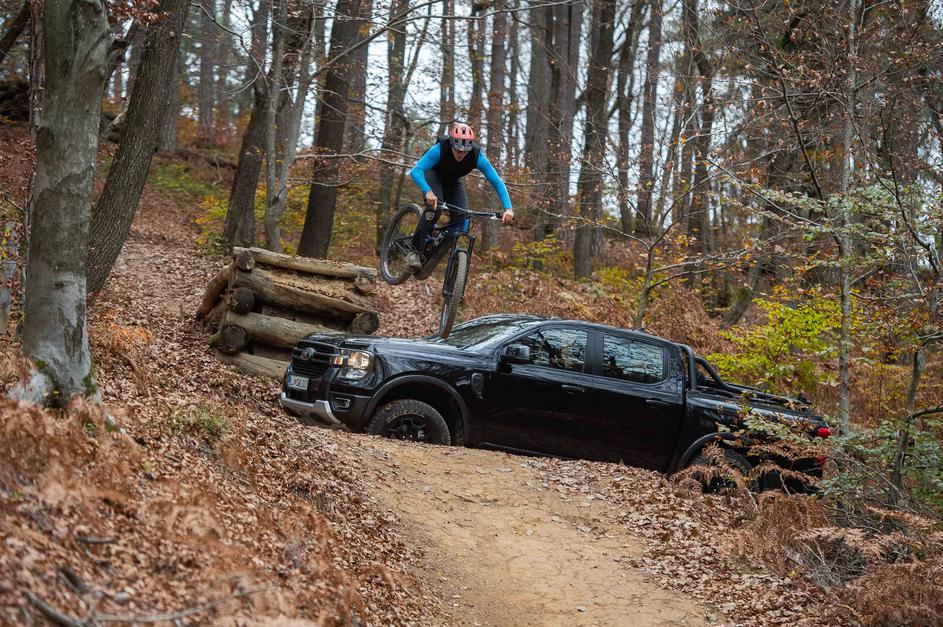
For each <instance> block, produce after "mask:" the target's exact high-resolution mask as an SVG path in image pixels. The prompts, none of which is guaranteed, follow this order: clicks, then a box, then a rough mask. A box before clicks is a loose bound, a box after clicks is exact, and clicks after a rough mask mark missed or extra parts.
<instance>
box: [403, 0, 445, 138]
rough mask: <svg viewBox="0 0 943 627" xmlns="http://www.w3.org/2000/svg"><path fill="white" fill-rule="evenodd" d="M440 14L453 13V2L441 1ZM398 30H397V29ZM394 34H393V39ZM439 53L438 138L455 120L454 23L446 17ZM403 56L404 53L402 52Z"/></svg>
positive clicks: (443, 21) (440, 33) (442, 27)
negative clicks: (440, 66)
mask: <svg viewBox="0 0 943 627" xmlns="http://www.w3.org/2000/svg"><path fill="white" fill-rule="evenodd" d="M442 13H443V15H445V16H449V15H452V14H453V13H455V0H442ZM397 30H399V29H397ZM395 36H396V34H395V33H394V37H395ZM439 41H440V44H439V46H440V51H441V53H442V78H441V80H440V82H439V130H438V136H439V137H441V136H443V135H445V132H446V131H447V130H448V128H449V124H451V123H452V122H453V121H454V120H455V21H454V20H451V19H449V18H447V17H445V18H443V19H442V25H441V28H440V29H439ZM404 56H405V52H404Z"/></svg>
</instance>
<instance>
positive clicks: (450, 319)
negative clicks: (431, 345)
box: [439, 250, 468, 339]
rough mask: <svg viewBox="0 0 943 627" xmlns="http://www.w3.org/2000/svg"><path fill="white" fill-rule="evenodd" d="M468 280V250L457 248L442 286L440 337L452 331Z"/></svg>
mask: <svg viewBox="0 0 943 627" xmlns="http://www.w3.org/2000/svg"><path fill="white" fill-rule="evenodd" d="M467 281H468V251H467V250H456V251H455V256H454V257H453V258H452V263H450V264H449V267H448V271H447V274H446V277H445V283H444V285H443V287H442V315H441V316H439V337H441V338H443V339H445V338H447V337H448V336H449V333H451V332H452V325H453V324H455V316H456V314H457V313H458V307H459V305H461V303H462V298H463V297H464V296H465V283H466V282H467Z"/></svg>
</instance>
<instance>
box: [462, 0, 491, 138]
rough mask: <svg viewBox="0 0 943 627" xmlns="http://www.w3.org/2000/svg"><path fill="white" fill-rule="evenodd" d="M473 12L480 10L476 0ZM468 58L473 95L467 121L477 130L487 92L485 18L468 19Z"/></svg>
mask: <svg viewBox="0 0 943 627" xmlns="http://www.w3.org/2000/svg"><path fill="white" fill-rule="evenodd" d="M470 4H471V6H472V9H471V14H472V15H475V14H476V13H477V12H478V10H479V9H478V8H477V7H476V3H475V0H470ZM467 24H468V58H469V59H470V60H471V75H472V84H471V97H470V98H469V101H468V119H467V120H466V122H467V123H468V124H469V125H470V126H471V127H472V128H473V129H475V130H476V132H480V130H481V111H482V105H483V100H484V93H485V40H486V38H487V22H486V21H485V20H484V19H477V20H468V21H467Z"/></svg>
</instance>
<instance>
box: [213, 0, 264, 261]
mask: <svg viewBox="0 0 943 627" xmlns="http://www.w3.org/2000/svg"><path fill="white" fill-rule="evenodd" d="M271 6H272V4H271V0H261V1H260V2H259V7H258V9H257V11H256V12H255V15H254V17H253V20H252V49H251V55H252V59H254V61H252V64H253V66H254V67H256V68H261V67H262V63H263V62H264V61H265V46H266V42H267V41H268V20H269V13H270V11H271ZM257 71H261V70H258V69H257ZM261 80H262V78H261V77H258V78H257V79H256V81H255V82H253V84H252V94H253V103H252V112H251V113H250V114H249V122H248V124H246V129H245V131H243V133H242V143H241V145H240V147H239V161H238V162H237V164H236V172H235V174H234V175H233V178H232V187H231V188H230V192H229V207H228V208H227V210H226V224H225V226H224V227H223V236H224V237H225V238H226V241H227V242H229V243H230V244H231V245H233V246H252V245H253V244H254V243H255V192H256V189H257V188H258V186H259V173H260V172H261V170H262V156H263V155H264V154H265V143H266V141H267V140H266V134H267V132H268V127H267V126H266V124H265V120H266V111H267V110H268V96H267V92H266V89H265V85H263V84H262V83H261V82H260V81H261Z"/></svg>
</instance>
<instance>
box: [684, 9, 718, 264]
mask: <svg viewBox="0 0 943 627" xmlns="http://www.w3.org/2000/svg"><path fill="white" fill-rule="evenodd" d="M683 6H684V17H685V19H684V23H685V36H686V40H687V46H688V47H689V50H690V53H691V55H692V59H693V60H694V63H695V65H696V66H697V69H698V74H700V85H701V128H700V130H699V132H698V136H697V137H696V138H695V139H694V142H693V143H694V158H695V166H694V181H693V185H692V195H691V207H690V210H689V211H688V219H689V222H688V224H689V229H688V232H689V234H690V235H691V236H692V237H693V238H694V239H695V240H696V245H695V250H696V251H697V252H699V253H700V254H701V256H702V257H706V256H707V255H708V254H709V253H710V250H711V237H710V235H711V233H710V213H709V211H710V207H709V206H708V202H707V197H708V191H709V188H710V183H709V181H708V178H707V177H708V171H707V160H708V158H709V155H708V151H709V150H710V139H711V132H712V130H713V126H714V90H713V86H712V81H713V77H714V69H713V67H712V65H711V62H710V58H709V57H708V56H707V54H706V53H705V52H704V49H703V47H702V44H701V40H700V25H699V23H698V21H699V15H698V6H697V0H686V1H685V3H684V5H683Z"/></svg>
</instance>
